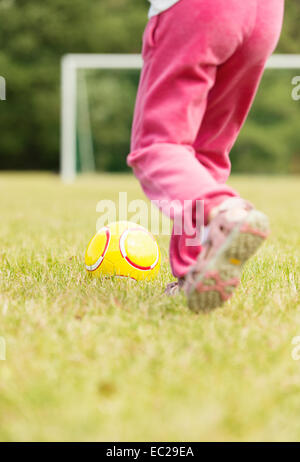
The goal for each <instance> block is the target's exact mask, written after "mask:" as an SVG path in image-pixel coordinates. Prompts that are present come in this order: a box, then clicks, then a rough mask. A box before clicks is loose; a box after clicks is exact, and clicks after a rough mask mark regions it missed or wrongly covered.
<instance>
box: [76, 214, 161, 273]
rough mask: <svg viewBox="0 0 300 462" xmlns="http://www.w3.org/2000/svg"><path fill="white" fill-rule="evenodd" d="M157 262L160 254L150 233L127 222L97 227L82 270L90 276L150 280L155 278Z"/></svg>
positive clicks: (157, 267)
mask: <svg viewBox="0 0 300 462" xmlns="http://www.w3.org/2000/svg"><path fill="white" fill-rule="evenodd" d="M160 263H161V253H160V249H159V246H158V244H157V242H156V239H155V238H154V236H153V235H152V234H151V233H150V232H149V231H147V230H146V229H145V228H144V227H143V226H140V225H137V224H136V223H131V222H128V221H119V222H115V223H111V224H109V225H108V226H105V227H104V228H101V229H100V230H99V231H98V232H97V233H96V234H95V236H94V237H93V238H92V239H91V240H90V242H89V245H88V247H87V250H86V253H85V267H86V270H87V272H88V273H89V274H91V275H92V276H94V277H99V276H100V275H103V276H119V277H129V278H132V279H135V280H137V281H141V280H150V279H154V278H155V277H156V275H157V273H158V271H159V268H160Z"/></svg>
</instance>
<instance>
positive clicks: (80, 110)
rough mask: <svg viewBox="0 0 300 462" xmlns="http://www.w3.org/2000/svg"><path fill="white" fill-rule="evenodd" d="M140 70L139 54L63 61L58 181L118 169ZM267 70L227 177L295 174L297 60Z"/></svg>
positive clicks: (299, 92) (299, 164)
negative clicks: (59, 178) (231, 175)
mask: <svg viewBox="0 0 300 462" xmlns="http://www.w3.org/2000/svg"><path fill="white" fill-rule="evenodd" d="M141 67H142V58H141V56H140V55H126V54H122V55H118V54H68V55H66V56H64V57H63V59H62V65H61V162H60V172H61V177H62V179H63V181H65V182H72V181H74V179H75V178H76V175H77V173H79V172H95V171H118V170H124V168H125V165H126V155H127V153H128V150H129V141H130V128H131V121H132V113H133V108H134V102H135V95H136V91H137V86H138V81H139V74H140V70H141ZM267 69H268V71H267V72H266V73H265V75H264V77H263V82H262V85H261V88H260V90H259V93H258V96H257V98H256V101H255V104H254V107H253V109H252V110H251V113H250V116H249V119H248V120H247V123H246V125H245V127H244V128H243V130H242V133H241V136H240V137H239V140H238V143H237V145H236V146H235V147H234V149H233V151H232V153H231V159H232V162H233V166H234V171H237V172H244V171H251V172H254V173H255V172H256V173H260V172H264V171H268V172H270V173H272V172H274V173H276V172H279V171H280V172H282V173H288V171H295V172H297V173H300V157H299V146H300V134H299V129H298V124H299V116H300V112H299V111H300V102H299V103H298V104H297V101H298V100H300V55H279V54H278V55H273V56H272V57H271V58H270V59H269V61H268V63H267ZM241 152H242V155H240V153H241ZM271 157H272V159H271Z"/></svg>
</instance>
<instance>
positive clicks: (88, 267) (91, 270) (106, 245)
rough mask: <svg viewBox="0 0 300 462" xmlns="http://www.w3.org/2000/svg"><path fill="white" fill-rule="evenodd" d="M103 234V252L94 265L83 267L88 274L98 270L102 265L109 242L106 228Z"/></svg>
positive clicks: (108, 231) (108, 232) (108, 233)
mask: <svg viewBox="0 0 300 462" xmlns="http://www.w3.org/2000/svg"><path fill="white" fill-rule="evenodd" d="M105 234H106V243H105V247H104V250H103V252H102V254H101V255H100V257H99V258H98V260H97V261H96V263H95V264H94V265H85V266H86V269H87V271H90V272H93V271H96V270H97V269H98V268H100V266H101V265H102V263H103V260H104V257H105V254H106V252H107V249H108V246H109V242H110V230H109V229H108V228H105Z"/></svg>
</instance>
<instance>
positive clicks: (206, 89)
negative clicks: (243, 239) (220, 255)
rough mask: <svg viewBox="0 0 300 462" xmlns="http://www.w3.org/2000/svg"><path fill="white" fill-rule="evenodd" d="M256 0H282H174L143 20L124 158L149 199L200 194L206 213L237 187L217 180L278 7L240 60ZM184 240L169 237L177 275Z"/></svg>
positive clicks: (185, 259) (224, 173)
mask: <svg viewBox="0 0 300 462" xmlns="http://www.w3.org/2000/svg"><path fill="white" fill-rule="evenodd" d="M263 2H265V4H268V5H269V6H270V5H271V4H272V6H274V5H275V4H276V6H280V5H282V2H281V0H247V2H241V1H240V0H209V1H208V0H181V2H179V3H178V4H176V5H175V6H174V7H173V8H171V9H170V10H168V11H166V12H165V13H163V14H161V15H159V16H157V17H154V18H152V19H151V21H150V22H149V24H148V27H147V29H146V31H145V36H144V48H143V57H144V61H145V64H144V69H143V72H142V76H141V82H140V88H139V93H138V98H137V103H136V111H135V118H134V124H133V132H132V152H131V154H130V156H129V158H128V163H129V165H131V166H132V167H133V169H134V172H135V174H136V175H137V177H138V178H139V180H140V182H141V184H142V187H143V189H144V191H145V192H146V194H147V195H148V197H149V198H150V199H152V200H155V199H166V200H168V201H171V200H180V201H181V203H182V204H183V202H184V200H192V201H196V200H197V199H202V200H204V201H205V219H206V221H207V217H208V214H209V212H210V210H211V209H212V208H213V207H214V206H215V205H217V204H219V203H220V202H222V201H223V200H225V199H226V198H228V197H232V196H236V195H237V194H236V193H235V192H234V191H233V190H232V189H230V188H229V187H227V186H226V185H225V184H224V182H225V181H226V179H227V177H228V175H229V172H230V162H229V159H228V153H229V149H230V147H231V146H232V144H233V142H234V141H235V138H236V136H237V134H238V132H239V130H240V128H241V125H242V123H243V121H244V119H245V117H246V115H247V113H248V110H249V107H250V105H251V102H252V100H253V97H254V94H255V91H256V88H257V85H258V82H259V79H260V76H261V74H262V70H263V66H264V62H265V59H266V58H267V56H268V55H269V53H270V51H271V49H272V46H273V44H274V43H275V41H276V39H277V37H278V30H279V22H280V21H279V12H278V8H276V11H277V12H278V14H277V16H276V15H275V16H274V15H272V14H271V26H273V27H275V25H276V30H274V34H273V35H272V45H271V43H270V42H271V40H269V41H268V43H267V44H266V45H268V46H265V53H262V54H261V55H260V56H259V59H257V60H256V61H255V59H254V55H255V53H257V51H258V49H259V46H258V44H257V43H256V46H255V47H254V51H253V52H252V53H251V59H249V57H248V56H247V59H245V56H246V53H245V56H243V53H242V55H241V56H243V59H242V61H241V62H239V59H235V58H234V56H235V55H236V56H238V54H239V53H240V50H241V49H242V47H243V45H244V43H248V41H250V37H251V36H252V34H253V31H254V30H255V27H256V21H257V12H258V4H259V3H263ZM269 13H270V12H268V14H269ZM272 18H273V19H274V21H273V20H272ZM269 20H270V17H267V18H266V21H267V24H268V21H269ZM275 22H276V24H275ZM277 23H278V24H277ZM266 27H268V26H267V25H266ZM269 35H270V34H269ZM262 48H264V46H263V47H262ZM227 63H229V64H227ZM249 74H251V75H249ZM233 81H234V84H233ZM208 108H209V111H208ZM227 126H228V131H227V129H226V127H227ZM199 127H200V130H199ZM191 221H192V214H191ZM185 241H186V238H185V236H184V235H183V236H173V237H172V240H171V264H172V269H173V273H174V275H175V276H178V277H180V276H183V275H184V274H185V273H186V272H187V270H188V268H189V266H191V265H192V264H194V263H195V261H196V258H197V255H198V253H199V250H200V247H198V248H195V247H188V246H187V245H186V242H185Z"/></svg>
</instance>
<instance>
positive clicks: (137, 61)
mask: <svg viewBox="0 0 300 462" xmlns="http://www.w3.org/2000/svg"><path fill="white" fill-rule="evenodd" d="M142 65H143V61H142V58H141V56H140V55H135V54H67V55H65V56H63V58H62V62H61V148H60V174H61V178H62V180H63V181H64V182H66V183H71V182H73V181H74V180H75V177H76V127H77V70H78V69H112V70H113V69H118V70H119V69H124V70H126V69H137V70H140V69H141V68H142ZM266 67H267V68H269V69H300V54H299V55H297V54H274V55H273V56H271V58H270V59H269V60H268V62H267V66H266Z"/></svg>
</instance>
